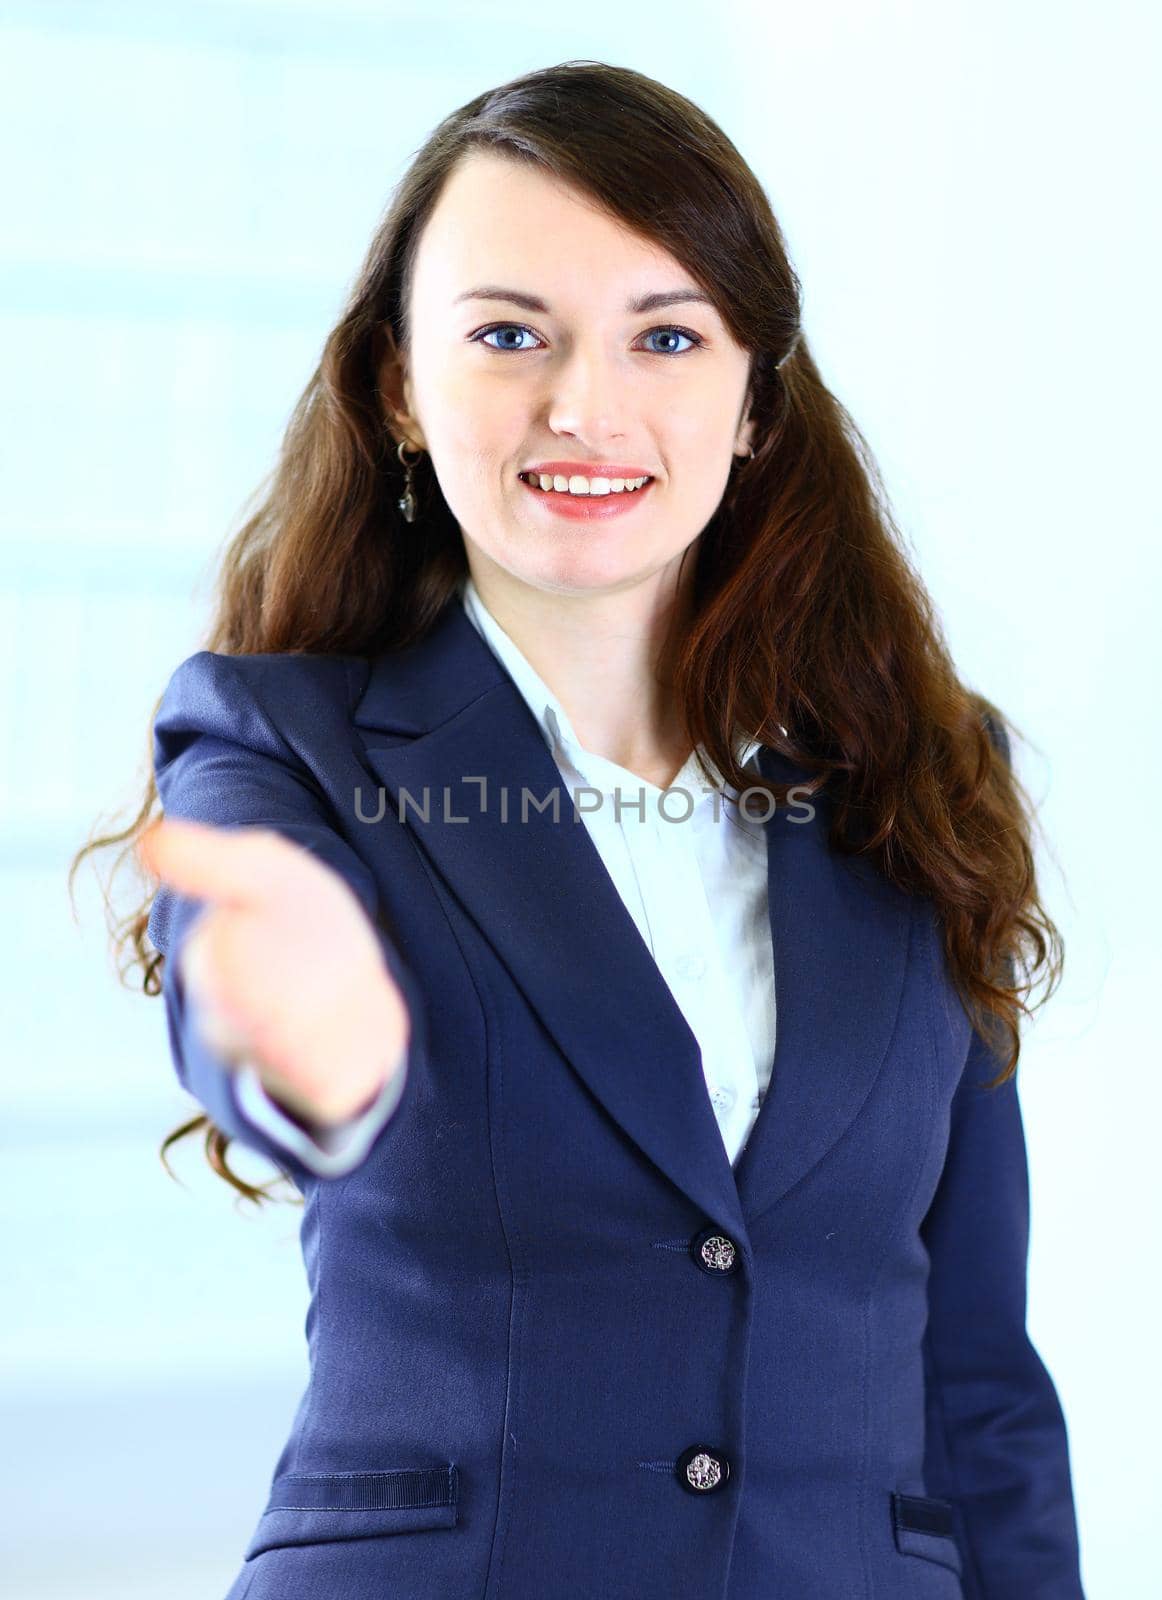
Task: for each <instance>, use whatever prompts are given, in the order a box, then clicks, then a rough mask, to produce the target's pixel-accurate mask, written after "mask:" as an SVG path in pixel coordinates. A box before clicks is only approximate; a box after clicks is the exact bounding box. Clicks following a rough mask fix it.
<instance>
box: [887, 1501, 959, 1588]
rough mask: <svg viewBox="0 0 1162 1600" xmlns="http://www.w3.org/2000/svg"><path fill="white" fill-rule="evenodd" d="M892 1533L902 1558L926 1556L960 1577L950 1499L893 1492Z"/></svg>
mask: <svg viewBox="0 0 1162 1600" xmlns="http://www.w3.org/2000/svg"><path fill="white" fill-rule="evenodd" d="M892 1533H893V1535H894V1536H895V1540H896V1549H897V1550H899V1551H900V1553H901V1554H902V1555H906V1556H923V1558H924V1559H925V1560H926V1561H936V1562H939V1564H940V1565H941V1566H942V1567H951V1569H952V1571H953V1572H955V1573H956V1574H957V1576H959V1575H960V1570H961V1562H960V1546H959V1545H958V1544H957V1542H956V1527H955V1521H954V1513H953V1506H952V1502H951V1501H950V1500H937V1499H934V1498H933V1497H932V1496H930V1495H925V1494H898V1493H895V1492H893V1493H892Z"/></svg>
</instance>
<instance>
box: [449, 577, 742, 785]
mask: <svg viewBox="0 0 1162 1600" xmlns="http://www.w3.org/2000/svg"><path fill="white" fill-rule="evenodd" d="M460 598H461V602H462V604H463V606H464V610H465V612H466V613H467V615H468V618H469V620H470V621H471V622H472V623H473V625H474V626H475V628H476V630H477V632H478V633H479V634H481V636H482V637H483V638H484V640H485V642H486V643H487V644H488V645H489V646H490V647H491V649H492V651H493V653H494V654H495V655H496V657H497V658H498V660H499V661H500V663H501V665H502V666H503V667H504V669H505V671H506V672H507V673H508V674H509V676H510V677H511V678H512V680H513V682H514V683H515V684H516V686H517V688H518V689H519V690H520V692H521V694H522V696H523V697H524V700H525V702H526V704H527V705H528V708H529V710H530V711H531V712H532V714H533V716H534V717H535V718H536V721H537V725H538V727H539V728H540V730H541V732H542V734H543V735H544V738H545V742H546V744H547V745H548V746H549V749H550V750H551V751H553V752H554V755H558V754H559V755H563V756H564V757H565V759H566V760H567V761H569V762H570V763H571V765H572V766H573V767H574V768H575V769H576V770H577V771H578V772H579V773H580V774H581V775H582V777H583V778H584V779H585V781H586V783H587V784H589V785H590V786H591V787H592V788H595V789H599V790H601V791H602V792H608V791H609V790H611V789H612V788H614V787H617V786H618V785H619V784H620V785H621V786H622V787H624V785H625V780H626V779H627V778H628V779H631V780H632V782H633V784H634V786H635V787H636V786H638V785H643V784H644V786H645V787H646V788H647V789H649V790H654V789H656V785H654V784H651V783H649V782H647V780H646V779H644V778H639V777H638V776H637V775H636V774H634V773H630V772H627V770H626V769H625V768H624V767H620V766H618V765H617V763H616V762H613V761H609V760H606V758H605V757H603V756H599V755H596V754H594V752H593V751H591V750H586V749H585V748H584V746H583V745H582V744H581V743H580V741H579V740H578V738H577V735H576V732H575V731H574V728H573V724H572V723H571V722H570V720H569V715H568V712H567V711H566V710H565V707H564V706H563V705H562V704H561V702H560V700H559V699H558V698H557V696H556V695H555V694H554V693H553V691H552V690H551V689H550V688H549V686H548V684H547V683H546V682H545V681H544V679H543V678H542V677H541V675H540V673H539V672H537V671H536V669H535V668H534V667H533V665H532V663H531V662H530V661H529V660H528V658H527V657H526V656H525V655H524V653H523V652H522V651H521V650H519V649H518V648H517V646H516V644H515V643H514V642H513V640H512V639H511V638H510V636H509V635H508V634H507V633H506V632H505V631H504V629H503V628H502V627H501V625H500V623H499V622H497V620H496V618H495V617H494V616H493V615H492V612H491V611H489V609H488V607H487V606H486V605H485V604H484V601H483V600H482V599H481V597H480V591H479V590H478V589H477V587H476V584H475V583H474V582H473V579H472V575H471V574H470V573H469V574H466V575H465V577H464V578H463V579H462V581H461V585H460ZM761 749H762V743H761V741H760V740H758V739H749V740H748V739H743V738H740V739H739V740H738V741H737V742H736V745H735V755H736V757H737V758H738V761H739V764H740V765H741V766H744V767H745V766H748V765H749V766H752V767H754V768H755V770H757V762H756V761H755V757H756V755H757V752H758V751H759V750H761ZM706 763H707V766H708V767H709V768H710V771H711V773H712V775H713V783H711V784H708V782H707V779H706V777H705V775H704V774H703V773H702V771H701V770H700V768H699V766H698V762H697V758H696V755H695V753H694V752H691V754H690V755H689V756H688V757H687V758H686V761H685V764H684V765H683V767H682V770H681V771H680V772H679V773H678V774H677V776H676V777H675V778H674V780H673V783H672V785H671V787H672V788H676V789H677V788H682V789H687V790H689V792H690V793H691V794H693V795H698V794H702V795H703V796H704V797H705V795H709V794H711V793H712V792H713V790H714V789H715V788H719V789H721V788H723V779H722V774H721V773H720V772H719V770H718V768H717V767H716V766H715V765H714V763H713V762H712V761H710V759H709V757H707V758H706ZM661 792H662V791H661V790H660V789H659V790H657V793H659V794H660V793H661Z"/></svg>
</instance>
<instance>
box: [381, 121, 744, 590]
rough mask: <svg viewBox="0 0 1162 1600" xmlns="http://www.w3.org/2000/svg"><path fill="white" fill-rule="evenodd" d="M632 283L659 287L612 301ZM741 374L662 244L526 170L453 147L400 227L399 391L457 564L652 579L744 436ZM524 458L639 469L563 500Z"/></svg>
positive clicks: (690, 536)
mask: <svg viewBox="0 0 1162 1600" xmlns="http://www.w3.org/2000/svg"><path fill="white" fill-rule="evenodd" d="M647 295H652V296H657V295H665V296H667V298H669V297H670V296H674V298H673V299H672V301H669V303H667V304H665V305H662V306H658V305H656V304H655V305H653V306H649V307H646V308H645V309H637V310H635V309H633V308H632V303H633V302H634V301H636V300H639V299H641V298H643V297H645V296H647ZM521 297H524V303H522V299H521ZM534 300H535V301H536V302H539V304H536V305H533V304H531V303H530V302H532V301H534ZM748 376H749V362H748V355H747V352H746V351H745V350H743V349H742V347H741V346H739V345H738V344H736V343H735V341H734V339H733V338H732V337H731V335H730V334H729V332H728V330H727V328H726V325H725V323H724V322H723V321H722V319H721V317H720V316H719V314H718V312H717V311H716V310H715V309H714V307H713V305H712V304H711V303H710V302H709V301H708V300H707V299H706V298H705V297H704V296H703V295H702V294H701V292H700V291H699V289H698V288H697V286H696V285H695V283H694V282H693V280H692V279H691V277H690V275H689V273H688V272H687V271H686V270H685V268H684V267H682V266H681V265H680V263H679V262H677V261H676V260H675V259H674V257H673V256H671V255H670V254H669V253H668V252H667V251H664V250H662V249H661V248H660V247H658V246H657V245H655V244H653V243H652V242H650V241H647V240H645V239H643V238H641V237H640V236H638V235H636V234H633V233H630V232H629V231H627V230H626V229H625V228H624V226H623V225H622V224H621V223H619V222H617V221H615V220H614V219H613V218H611V217H610V216H608V215H607V214H606V213H604V212H602V211H600V210H598V209H596V207H595V206H594V205H593V204H592V203H591V202H590V201H589V200H588V199H587V198H586V197H585V196H583V195H581V194H580V193H578V192H577V191H576V190H574V189H572V188H569V187H566V186H565V185H563V184H561V183H560V182H559V181H558V180H557V179H555V178H553V177H552V176H550V175H548V174H546V173H543V172H541V171H539V170H538V169H537V168H534V167H530V166H525V165H522V164H520V163H518V162H515V161H513V160H511V159H506V158H504V157H503V156H498V155H495V154H492V153H488V152H472V153H471V154H470V155H469V156H467V157H466V158H465V159H464V160H463V161H462V162H461V163H460V164H459V165H458V166H457V168H456V169H455V170H454V171H453V173H452V175H451V176H450V178H449V179H448V182H447V184H446V185H445V188H444V190H443V193H442V194H441V196H440V199H439V201H438V203H437V205H436V207H435V209H434V210H433V212H432V215H431V216H430V218H429V220H428V222H427V225H426V226H425V228H424V230H423V233H422V235H421V238H420V241H419V246H418V250H417V256H416V262H415V272H414V278H413V289H412V301H411V350H410V354H409V357H408V358H407V360H406V365H405V370H404V384H403V391H402V396H403V400H404V404H405V408H406V411H407V413H408V414H409V415H410V417H411V418H412V419H413V420H412V425H411V428H410V430H409V437H410V438H412V440H413V442H416V443H419V444H422V445H423V446H424V448H425V449H427V450H428V451H429V452H430V454H431V458H432V466H433V468H434V470H435V473H436V476H437V478H438V480H439V483H440V488H441V490H442V492H443V494H444V498H445V499H446V500H447V502H448V505H449V507H450V508H451V510H452V513H453V515H454V516H455V517H456V519H457V521H458V523H459V525H460V529H461V532H462V534H463V536H464V539H465V544H466V547H467V549H468V555H469V560H470V563H471V565H472V569H473V571H474V572H475V573H480V572H481V571H482V570H483V569H484V567H485V566H487V564H488V562H493V563H495V564H496V566H497V567H498V568H500V569H503V572H505V573H507V574H508V576H509V578H510V579H514V580H517V581H518V582H520V583H523V584H526V585H529V586H531V587H533V588H535V589H539V590H542V591H549V592H552V593H557V594H583V593H584V594H597V593H601V592H614V591H624V590H627V589H633V588H637V587H640V586H643V585H644V586H646V588H647V589H652V590H653V591H654V593H655V595H656V594H657V593H659V592H661V590H667V592H668V582H667V580H669V581H671V582H672V580H673V578H674V576H675V574H676V571H677V567H678V563H679V562H680V560H681V557H682V554H683V552H684V551H685V550H686V548H687V547H688V546H689V545H690V544H691V543H692V541H693V540H695V539H696V538H697V537H698V535H699V533H700V532H701V531H702V529H703V528H704V527H705V525H706V523H707V522H708V521H709V519H710V517H711V515H712V514H713V512H714V510H715V508H716V507H717V505H718V503H719V501H720V499H721V498H722V493H723V490H724V489H725V487H726V482H727V478H728V476H729V472H730V467H731V464H732V454H733V453H735V452H737V453H738V454H739V455H745V454H746V452H747V447H748V445H749V444H750V442H751V433H750V427H751V425H750V423H749V422H748V421H746V420H745V417H744V404H745V401H746V398H747V396H746V389H747V380H748ZM385 388H386V389H387V390H388V392H389V394H390V395H392V396H393V397H395V396H398V394H399V390H398V387H396V386H394V385H393V384H391V383H389V382H388V381H387V380H385ZM533 468H539V469H540V470H541V471H545V472H546V474H547V475H552V476H554V477H555V478H557V481H558V482H559V481H560V477H572V476H573V475H575V474H576V475H582V476H586V477H589V476H592V475H599V476H601V477H604V478H609V479H612V480H616V479H617V478H625V477H637V476H644V475H646V474H648V475H649V476H650V477H651V478H652V480H653V481H652V482H651V483H650V484H649V485H648V486H647V487H645V488H641V489H637V490H629V491H625V492H622V493H620V494H618V493H614V492H611V493H609V494H607V495H603V494H597V495H591V496H589V497H588V498H586V499H583V500H576V499H574V498H573V496H572V495H567V494H562V493H557V492H556V491H553V492H546V491H545V490H544V489H541V488H533V487H530V486H529V485H528V484H526V483H525V482H524V481H522V477H521V474H522V473H527V472H528V471H530V469H533ZM601 468H605V469H606V470H605V471H603V472H602V471H599V469H601ZM624 469H628V471H627V470H624ZM558 474H559V475H560V477H558ZM598 488H600V485H598ZM502 581H503V580H502ZM643 598H646V597H645V596H644V595H643Z"/></svg>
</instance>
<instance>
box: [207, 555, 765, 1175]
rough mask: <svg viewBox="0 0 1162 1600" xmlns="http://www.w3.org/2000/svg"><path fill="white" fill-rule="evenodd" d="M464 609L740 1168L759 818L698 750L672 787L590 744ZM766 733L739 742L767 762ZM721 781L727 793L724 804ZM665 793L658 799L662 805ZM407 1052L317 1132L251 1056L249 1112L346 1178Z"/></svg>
mask: <svg viewBox="0 0 1162 1600" xmlns="http://www.w3.org/2000/svg"><path fill="white" fill-rule="evenodd" d="M460 593H461V600H462V603H463V606H464V610H465V612H466V613H467V615H468V617H469V618H470V620H471V621H472V623H473V624H474V626H475V627H476V629H477V631H478V632H479V633H480V634H481V636H482V637H483V639H484V640H485V642H486V643H487V644H488V645H489V646H490V648H491V649H492V651H493V653H494V654H495V655H496V657H497V659H498V660H499V661H500V663H501V665H502V666H503V667H504V668H505V670H506V671H507V672H508V674H509V676H510V677H511V678H512V680H513V682H514V683H515V685H516V687H517V688H518V689H519V690H520V692H521V694H522V696H523V697H524V699H525V702H526V703H527V705H528V707H529V710H530V711H531V712H532V714H533V716H534V717H535V718H536V721H537V725H538V727H539V728H540V729H541V732H542V733H543V735H544V737H545V741H546V743H547V744H548V746H549V749H550V751H551V752H552V755H553V758H554V760H555V761H556V764H557V768H558V771H559V772H560V773H561V776H562V778H563V779H564V781H565V783H566V785H567V787H568V789H569V793H570V796H571V797H573V792H574V791H575V790H581V789H587V790H591V791H596V793H588V794H581V795H579V796H576V799H577V803H578V806H579V807H580V808H581V815H582V819H583V821H584V823H585V826H586V828H587V829H588V831H589V836H590V838H591V839H592V840H593V843H594V845H595V846H596V848H597V850H598V852H599V854H600V856H601V860H602V862H603V863H604V865H605V869H606V871H607V872H608V873H609V876H610V878H611V880H612V882H613V884H614V886H615V888H616V889H617V891H618V893H619V894H620V896H621V898H622V900H623V902H624V904H625V906H626V909H627V910H628V911H629V913H630V915H631V916H632V918H633V920H634V923H635V924H636V926H637V929H638V932H639V934H640V935H641V937H642V940H643V941H644V942H645V944H646V946H647V948H648V949H649V951H650V954H651V955H652V956H653V958H654V961H655V962H656V963H657V967H658V971H659V972H660V973H661V975H662V977H663V979H664V980H665V982H666V984H667V986H668V988H669V989H670V992H671V994H672V995H673V997H674V1000H675V1003H676V1004H677V1006H678V1007H679V1009H680V1010H681V1012H682V1015H683V1016H684V1017H685V1019H686V1021H687V1022H688V1023H689V1025H690V1030H691V1032H692V1033H693V1035H694V1037H695V1039H696V1040H697V1043H698V1046H699V1048H700V1051H701V1056H702V1072H703V1077H704V1078H705V1081H706V1090H707V1094H708V1095H709V1097H710V1103H711V1105H712V1106H713V1108H714V1114H715V1117H716V1119H717V1122H718V1127H719V1130H720V1132H721V1134H722V1140H723V1144H724V1146H725V1148H726V1153H727V1156H728V1157H729V1159H730V1161H731V1163H732V1165H733V1163H734V1162H735V1161H736V1160H737V1159H738V1155H739V1153H740V1151H741V1150H742V1147H743V1145H744V1143H745V1142H746V1139H747V1136H748V1135H749V1133H750V1130H751V1128H752V1126H753V1125H754V1119H755V1117H756V1115H757V1114H758V1109H759V1106H760V1104H761V1103H762V1098H763V1095H764V1094H765V1093H766V1090H767V1086H768V1082H769V1079H770V1072H771V1064H772V1061H773V1059H774V1053H775V972H774V951H773V947H772V944H771V932H770V922H769V919H768V914H767V849H766V835H765V833H764V830H763V825H762V823H761V822H757V821H755V820H754V819H753V818H749V817H747V816H745V815H744V814H743V813H741V812H740V811H739V809H738V806H737V805H736V804H735V803H734V802H735V801H736V800H737V797H738V791H737V790H736V789H734V788H732V787H730V786H729V785H724V784H723V783H722V782H721V776H720V775H719V774H717V771H716V769H714V770H715V775H716V782H715V784H713V785H711V784H708V783H707V781H706V779H705V778H704V776H703V774H702V773H701V772H700V771H699V770H698V767H697V763H696V761H695V758H694V755H693V754H691V755H690V756H689V757H688V759H687V761H686V763H685V765H684V766H683V767H682V769H681V771H680V772H679V773H678V774H677V776H676V777H675V778H674V781H673V783H672V784H671V785H670V786H669V790H662V789H659V788H658V787H657V786H656V785H655V784H652V783H649V782H647V781H646V780H645V779H644V778H641V777H639V776H638V775H637V774H636V773H633V772H630V771H629V770H628V769H627V768H625V767H621V766H618V765H617V763H616V762H613V761H608V760H606V759H605V757H603V756H599V755H595V754H594V753H593V752H592V751H590V750H586V749H585V748H584V747H583V746H582V745H581V744H580V743H579V742H578V740H577V736H576V734H575V733H574V731H573V727H572V724H571V723H570V721H569V718H568V716H567V714H566V712H565V708H564V707H563V706H562V704H561V702H560V700H558V699H557V697H556V696H555V695H554V694H553V692H552V691H551V690H550V689H549V687H548V685H547V684H546V683H545V682H544V680H543V679H542V678H541V677H540V675H539V674H538V673H537V672H535V671H534V670H533V667H532V666H531V665H530V663H529V662H528V660H527V659H526V658H525V656H524V655H523V654H522V653H521V651H520V650H518V649H517V647H516V645H515V644H514V643H513V641H512V639H510V638H509V636H508V634H507V633H505V631H504V629H503V628H502V627H501V626H500V624H499V623H498V622H497V620H496V618H495V617H494V616H493V615H492V613H491V612H490V611H489V610H488V609H487V608H486V607H485V605H484V602H483V601H482V600H481V598H480V594H479V591H478V590H477V588H476V585H475V584H474V583H473V581H472V579H471V577H470V576H469V577H467V578H465V580H464V581H463V583H462V585H461V591H460ZM759 748H760V745H759V743H758V741H757V740H751V741H750V742H749V743H745V742H741V743H740V744H739V746H738V747H737V753H738V756H739V759H740V764H741V765H743V766H749V767H751V768H752V769H753V770H754V771H756V772H757V771H758V763H757V752H758V750H759ZM716 791H717V792H718V793H719V795H720V798H719V800H718V802H717V805H716V802H715V794H716ZM659 801H661V807H660V809H659ZM406 1071H407V1059H406V1054H405V1058H404V1060H403V1062H402V1063H401V1065H400V1068H399V1070H398V1071H397V1072H396V1073H395V1074H393V1076H392V1077H391V1078H390V1079H389V1080H388V1082H387V1083H386V1085H385V1086H384V1089H383V1091H382V1093H381V1094H380V1096H379V1097H378V1098H377V1099H376V1100H374V1101H373V1102H372V1104H371V1105H370V1106H369V1107H368V1108H367V1109H366V1110H365V1111H363V1112H360V1113H358V1114H357V1115H356V1116H354V1117H352V1118H349V1119H348V1120H347V1121H345V1122H342V1123H338V1124H334V1125H332V1126H331V1127H328V1128H317V1129H314V1130H311V1131H308V1130H307V1129H305V1128H303V1127H300V1126H299V1125H298V1124H297V1123H295V1122H293V1121H292V1120H291V1119H290V1118H289V1117H288V1116H286V1115H285V1114H284V1113H283V1112H282V1111H281V1110H280V1109H279V1107H278V1106H277V1105H276V1104H275V1103H274V1101H273V1100H271V1098H270V1097H269V1095H268V1094H267V1093H266V1090H265V1088H264V1087H263V1084H262V1080H261V1078H260V1077H259V1075H258V1072H257V1070H256V1069H255V1067H254V1065H253V1064H252V1063H250V1062H246V1063H243V1064H242V1065H241V1066H240V1067H239V1068H238V1070H237V1082H236V1089H237V1095H238V1103H239V1106H240V1107H241V1109H242V1111H243V1112H244V1113H245V1115H246V1116H247V1117H248V1118H249V1120H250V1121H251V1122H253V1123H254V1124H255V1125H256V1126H257V1127H259V1128H260V1129H262V1130H263V1131H264V1132H266V1133H267V1134H269V1135H270V1137H271V1138H273V1139H275V1140H277V1141H278V1142H279V1143H280V1144H281V1145H282V1146H283V1147H284V1148H286V1149H288V1150H290V1151H291V1152H292V1153H293V1154H294V1155H296V1156H297V1157H298V1158H299V1160H300V1161H301V1162H302V1163H303V1165H304V1166H305V1167H307V1168H308V1169H309V1170H310V1171H312V1172H315V1173H317V1174H319V1175H320V1176H322V1177H337V1176H342V1175H343V1174H344V1173H346V1172H349V1171H351V1170H352V1169H353V1168H354V1167H356V1166H357V1165H358V1164H359V1162H360V1161H362V1159H363V1157H364V1156H365V1155H366V1153H367V1151H368V1150H369V1149H370V1147H371V1144H372V1142H373V1141H374V1139H375V1137H376V1135H377V1134H378V1132H379V1130H380V1129H381V1128H382V1127H383V1125H384V1123H385V1122H386V1121H387V1119H388V1118H389V1117H390V1116H391V1113H392V1112H393V1111H394V1110H395V1107H396V1105H397V1104H398V1102H399V1098H400V1095H401V1094H402V1092H403V1086H404V1080H405V1074H406Z"/></svg>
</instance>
